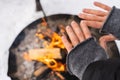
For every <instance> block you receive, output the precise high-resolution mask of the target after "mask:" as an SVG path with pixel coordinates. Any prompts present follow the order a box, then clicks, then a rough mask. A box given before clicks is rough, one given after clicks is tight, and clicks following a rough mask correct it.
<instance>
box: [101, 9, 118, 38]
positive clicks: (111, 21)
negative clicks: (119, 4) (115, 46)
mask: <svg viewBox="0 0 120 80" xmlns="http://www.w3.org/2000/svg"><path fill="white" fill-rule="evenodd" d="M101 32H102V33H105V34H113V35H114V36H115V37H116V38H118V39H120V9H118V8H116V7H113V8H112V10H111V12H110V13H109V15H108V17H107V19H106V21H105V23H104V24H103V27H102V29H101Z"/></svg>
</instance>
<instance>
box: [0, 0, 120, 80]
mask: <svg viewBox="0 0 120 80" xmlns="http://www.w3.org/2000/svg"><path fill="white" fill-rule="evenodd" d="M40 1H41V3H42V6H43V9H44V11H45V13H46V14H47V16H48V15H53V14H58V13H61V14H75V15H77V14H78V13H80V12H81V11H82V9H83V8H94V6H93V2H94V0H40ZM98 1H99V2H102V3H105V4H107V5H109V6H113V5H115V6H117V7H120V5H119V4H120V2H119V0H114V1H113V0H98ZM35 7H36V5H35V0H24V1H21V0H0V25H1V26H0V32H1V34H0V39H1V40H0V80H11V79H10V78H9V77H8V76H7V71H8V56H9V51H8V50H9V48H10V46H11V44H12V43H13V41H14V39H15V38H16V36H17V35H18V34H19V33H20V32H21V31H22V30H23V29H24V28H25V27H26V26H27V25H28V24H30V23H31V22H33V21H35V20H37V19H39V18H41V17H43V13H42V12H41V11H40V12H36V11H35V10H36V9H35ZM117 43H119V41H117ZM117 45H120V43H119V44H117Z"/></svg>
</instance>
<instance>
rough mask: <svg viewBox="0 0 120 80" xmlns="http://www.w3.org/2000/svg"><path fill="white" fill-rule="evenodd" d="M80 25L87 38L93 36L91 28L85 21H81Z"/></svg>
mask: <svg viewBox="0 0 120 80" xmlns="http://www.w3.org/2000/svg"><path fill="white" fill-rule="evenodd" d="M80 27H81V29H82V32H83V34H84V36H85V38H86V39H88V38H90V37H91V33H90V30H89V29H88V26H87V25H86V24H85V22H84V21H81V22H80Z"/></svg>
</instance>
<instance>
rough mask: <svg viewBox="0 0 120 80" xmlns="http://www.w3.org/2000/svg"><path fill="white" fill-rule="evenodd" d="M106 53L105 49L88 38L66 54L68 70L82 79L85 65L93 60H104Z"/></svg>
mask: <svg viewBox="0 0 120 80" xmlns="http://www.w3.org/2000/svg"><path fill="white" fill-rule="evenodd" d="M105 59H107V55H106V53H105V51H104V50H103V49H102V48H101V47H100V46H99V45H98V44H97V43H96V42H95V41H94V39H93V38H89V39H87V40H86V41H84V42H82V43H80V44H79V45H77V46H76V47H75V48H74V49H72V51H71V52H70V53H69V54H68V56H67V68H68V71H69V72H70V73H71V74H73V75H75V76H77V77H78V78H79V79H82V76H83V73H84V71H85V69H86V67H87V66H88V65H89V64H90V63H92V62H95V61H98V60H105Z"/></svg>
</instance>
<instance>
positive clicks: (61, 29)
mask: <svg viewBox="0 0 120 80" xmlns="http://www.w3.org/2000/svg"><path fill="white" fill-rule="evenodd" d="M72 20H75V21H77V22H78V23H79V22H80V19H79V18H78V17H77V16H74V15H66V14H57V15H52V16H48V17H47V23H46V20H45V18H40V19H39V20H36V21H35V22H33V23H31V24H30V25H28V26H27V27H26V28H25V29H24V30H23V31H22V32H21V33H20V34H19V35H18V37H17V38H16V40H15V41H14V43H13V44H12V46H11V48H10V50H9V51H10V55H9V71H8V75H9V76H10V77H11V78H12V80H78V79H77V78H76V77H75V76H72V75H70V74H69V73H68V72H67V71H66V68H65V61H66V55H67V51H66V50H65V48H64V45H63V44H62V41H61V38H60V36H61V35H62V34H63V33H65V26H66V25H68V24H70V22H71V21H72ZM91 31H92V34H93V36H95V37H96V39H97V40H98V39H99V37H100V36H101V35H100V34H99V33H98V30H94V29H91ZM108 53H109V55H110V56H111V57H113V56H117V55H118V50H117V47H116V45H115V43H114V42H110V44H109V47H108ZM111 53H113V54H114V55H113V54H111Z"/></svg>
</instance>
